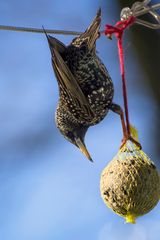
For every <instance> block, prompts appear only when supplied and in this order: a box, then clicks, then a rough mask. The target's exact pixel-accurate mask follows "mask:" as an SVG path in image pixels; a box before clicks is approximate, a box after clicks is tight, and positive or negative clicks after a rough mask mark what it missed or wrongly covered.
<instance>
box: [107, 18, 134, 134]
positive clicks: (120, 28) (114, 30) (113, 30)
mask: <svg viewBox="0 0 160 240" xmlns="http://www.w3.org/2000/svg"><path fill="white" fill-rule="evenodd" d="M135 21H136V18H135V17H134V16H131V17H129V18H128V19H127V20H122V21H119V22H117V23H116V25H115V26H111V25H106V28H105V31H104V34H105V35H106V36H107V37H109V38H111V37H112V35H113V34H114V35H115V36H116V37H117V45H118V53H119V62H120V71H121V78H122V91H123V100H124V109H125V118H126V127H127V134H128V137H130V135H131V133H130V122H129V111H128V98H127V86H126V77H125V65H124V51H123V43H122V37H123V33H124V31H125V29H126V28H127V27H129V26H131V25H132V24H134V22H135Z"/></svg>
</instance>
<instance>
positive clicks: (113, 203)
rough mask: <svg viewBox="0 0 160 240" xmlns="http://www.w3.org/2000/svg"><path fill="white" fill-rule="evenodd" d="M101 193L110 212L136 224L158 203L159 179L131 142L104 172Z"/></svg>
mask: <svg viewBox="0 0 160 240" xmlns="http://www.w3.org/2000/svg"><path fill="white" fill-rule="evenodd" d="M100 191H101V196H102V198H103V200H104V202H105V203H106V205H107V206H108V207H109V208H111V209H112V210H113V211H114V212H115V213H117V214H119V215H121V216H123V217H125V219H126V222H130V223H135V219H136V218H137V217H138V216H141V215H144V214H146V213H148V212H149V211H150V210H151V209H152V208H154V207H155V206H156V204H157V203H158V201H159V199H160V177H159V174H158V171H157V169H156V167H155V165H154V164H153V162H151V160H150V159H149V157H148V156H147V155H146V154H145V153H144V152H143V151H142V150H140V149H139V148H138V147H137V146H136V145H135V144H134V143H132V142H131V141H129V140H128V141H127V143H126V144H125V145H124V146H123V147H122V149H120V150H119V152H118V154H117V155H116V156H115V157H114V158H113V160H112V161H111V162H110V163H109V164H108V165H107V166H106V168H105V169H104V170H103V172H102V175H101V180H100Z"/></svg>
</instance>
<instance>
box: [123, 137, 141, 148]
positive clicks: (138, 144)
mask: <svg viewBox="0 0 160 240" xmlns="http://www.w3.org/2000/svg"><path fill="white" fill-rule="evenodd" d="M128 140H130V141H131V142H133V143H134V144H135V145H136V146H137V147H138V148H139V149H140V150H141V149H142V146H141V144H140V143H139V142H138V141H137V140H135V139H134V138H133V137H132V136H126V137H124V138H123V139H122V143H121V146H120V149H121V148H122V147H123V146H124V145H125V144H126V142H127V141H128Z"/></svg>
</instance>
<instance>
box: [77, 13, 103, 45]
mask: <svg viewBox="0 0 160 240" xmlns="http://www.w3.org/2000/svg"><path fill="white" fill-rule="evenodd" d="M100 26H101V8H99V10H98V12H97V14H96V16H95V18H94V19H93V21H92V23H91V24H90V26H89V27H88V28H87V29H86V31H85V32H84V33H82V34H81V35H80V38H82V39H86V40H87V41H88V48H89V49H92V48H93V47H94V45H95V42H96V40H97V38H99V36H100V32H99V29H100Z"/></svg>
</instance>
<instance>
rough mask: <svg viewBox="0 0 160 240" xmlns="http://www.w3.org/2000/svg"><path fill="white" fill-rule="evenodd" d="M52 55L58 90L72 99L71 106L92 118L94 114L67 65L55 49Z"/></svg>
mask: <svg viewBox="0 0 160 240" xmlns="http://www.w3.org/2000/svg"><path fill="white" fill-rule="evenodd" d="M52 53H53V57H52V64H53V68H54V71H55V74H56V77H57V80H58V83H59V86H60V88H61V89H62V91H64V92H65V93H66V94H67V95H68V98H69V99H72V105H74V106H76V107H77V109H81V110H82V112H84V113H86V115H87V116H88V117H93V116H94V113H93V111H92V110H91V108H90V105H89V103H88V100H87V98H86V97H85V95H84V94H83V92H82V90H81V88H80V86H79V84H78V83H77V81H76V79H75V77H74V75H73V74H72V72H71V71H70V69H69V68H68V66H67V64H66V63H65V62H64V60H63V58H62V57H61V55H60V54H59V52H58V51H57V50H56V49H52Z"/></svg>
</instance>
